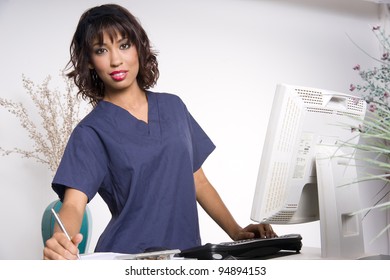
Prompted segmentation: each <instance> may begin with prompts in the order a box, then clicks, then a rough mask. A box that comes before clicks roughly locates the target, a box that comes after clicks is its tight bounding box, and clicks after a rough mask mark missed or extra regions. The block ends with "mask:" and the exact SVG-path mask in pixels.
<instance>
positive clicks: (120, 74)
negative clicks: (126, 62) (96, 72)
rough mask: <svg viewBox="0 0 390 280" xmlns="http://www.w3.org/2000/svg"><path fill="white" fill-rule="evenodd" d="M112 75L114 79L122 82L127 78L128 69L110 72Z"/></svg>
mask: <svg viewBox="0 0 390 280" xmlns="http://www.w3.org/2000/svg"><path fill="white" fill-rule="evenodd" d="M110 76H111V77H112V79H113V80H115V81H117V82H120V81H123V80H124V79H125V78H126V76H127V71H125V70H120V71H113V72H111V73H110Z"/></svg>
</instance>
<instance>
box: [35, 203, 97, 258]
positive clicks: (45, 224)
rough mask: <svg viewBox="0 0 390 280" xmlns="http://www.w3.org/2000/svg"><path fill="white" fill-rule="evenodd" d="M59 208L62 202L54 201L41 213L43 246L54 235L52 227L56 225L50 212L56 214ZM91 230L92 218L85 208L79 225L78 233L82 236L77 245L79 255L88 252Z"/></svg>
mask: <svg viewBox="0 0 390 280" xmlns="http://www.w3.org/2000/svg"><path fill="white" fill-rule="evenodd" d="M61 206H62V202H61V201H60V200H55V201H53V202H51V203H50V204H49V205H48V206H47V207H46V209H45V211H44V213H43V216H42V222H41V228H42V239H43V245H45V243H46V240H48V239H49V238H50V237H51V236H52V235H53V233H54V225H55V223H56V220H55V218H54V215H53V213H52V212H51V209H52V208H53V209H54V210H55V211H56V212H57V213H58V212H59V211H60V209H61ZM91 230H92V216H91V212H90V210H89V208H88V206H87V207H86V208H85V212H84V217H83V222H82V224H81V229H80V233H81V234H82V235H83V241H82V242H81V243H80V244H79V251H80V254H84V253H86V252H87V251H88V247H89V242H90V239H91V238H90V237H91Z"/></svg>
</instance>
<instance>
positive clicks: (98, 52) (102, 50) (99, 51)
mask: <svg viewBox="0 0 390 280" xmlns="http://www.w3.org/2000/svg"><path fill="white" fill-rule="evenodd" d="M105 51H106V50H105V49H103V48H98V49H95V51H94V52H95V54H103V53H104V52H105Z"/></svg>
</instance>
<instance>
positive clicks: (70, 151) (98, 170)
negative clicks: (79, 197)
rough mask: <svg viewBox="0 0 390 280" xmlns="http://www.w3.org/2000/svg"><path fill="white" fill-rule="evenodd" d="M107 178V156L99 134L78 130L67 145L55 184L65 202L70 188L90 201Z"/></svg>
mask: <svg viewBox="0 0 390 280" xmlns="http://www.w3.org/2000/svg"><path fill="white" fill-rule="evenodd" d="M106 174H107V155H106V153H105V149H104V146H103V144H102V142H101V141H100V139H99V137H98V134H97V133H96V132H95V131H94V130H93V129H92V128H90V127H88V126H80V125H79V126H77V127H76V128H75V129H74V131H73V132H72V134H71V136H70V138H69V141H68V143H67V146H66V149H65V151H64V155H63V157H62V159H61V162H60V165H59V167H58V169H57V172H56V174H55V176H54V179H53V182H52V188H53V190H54V191H55V192H56V193H57V194H58V196H59V198H60V199H61V200H63V198H64V192H65V189H66V188H67V187H70V188H74V189H77V190H80V191H82V192H83V193H85V194H86V195H87V197H88V201H90V200H91V199H92V198H93V197H94V196H95V194H96V193H97V191H98V189H99V188H100V186H101V184H102V182H103V180H104V177H105V176H106Z"/></svg>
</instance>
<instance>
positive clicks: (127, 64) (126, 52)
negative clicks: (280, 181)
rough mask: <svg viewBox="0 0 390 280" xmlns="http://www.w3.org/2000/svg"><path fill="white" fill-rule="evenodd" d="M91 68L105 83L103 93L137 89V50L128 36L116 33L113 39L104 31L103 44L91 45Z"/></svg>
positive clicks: (108, 93) (96, 42)
mask: <svg viewBox="0 0 390 280" xmlns="http://www.w3.org/2000/svg"><path fill="white" fill-rule="evenodd" d="M89 67H90V68H91V69H95V71H96V73H97V75H98V76H99V77H100V79H101V80H102V81H103V83H104V85H105V95H106V96H107V95H110V94H115V93H117V92H123V91H127V90H139V86H138V83H137V80H136V77H137V74H138V70H139V60H138V52H137V49H136V47H135V46H134V45H133V44H131V43H130V40H129V39H128V38H125V37H122V36H121V35H119V34H117V36H116V37H114V39H113V40H111V38H110V36H109V35H108V34H106V33H104V36H103V44H100V43H99V42H98V40H96V41H95V42H94V44H93V46H92V54H91V63H90V65H89Z"/></svg>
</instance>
